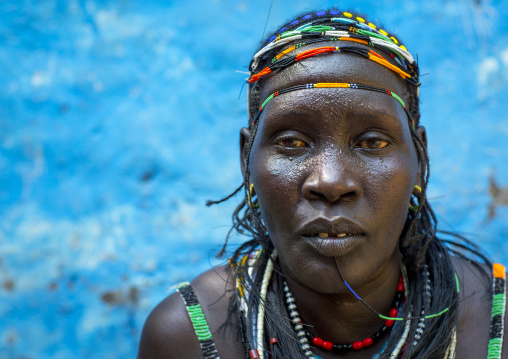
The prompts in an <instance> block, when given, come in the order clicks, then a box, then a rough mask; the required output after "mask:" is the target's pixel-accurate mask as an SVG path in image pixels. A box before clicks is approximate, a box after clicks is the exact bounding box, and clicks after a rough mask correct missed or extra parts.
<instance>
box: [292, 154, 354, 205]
mask: <svg viewBox="0 0 508 359" xmlns="http://www.w3.org/2000/svg"><path fill="white" fill-rule="evenodd" d="M310 168H311V170H310V172H309V175H308V176H307V178H306V179H305V182H304V183H303V188H302V191H303V195H304V197H305V198H307V199H309V200H323V201H327V202H329V203H336V202H339V201H340V202H351V201H354V200H355V199H357V198H359V197H360V196H361V193H362V190H361V183H360V179H359V177H358V170H359V168H358V165H357V164H356V165H355V163H352V161H348V160H346V159H345V158H343V156H340V155H337V154H329V153H328V154H323V155H321V156H319V157H318V158H317V159H316V162H315V163H313V165H311V167H310Z"/></svg>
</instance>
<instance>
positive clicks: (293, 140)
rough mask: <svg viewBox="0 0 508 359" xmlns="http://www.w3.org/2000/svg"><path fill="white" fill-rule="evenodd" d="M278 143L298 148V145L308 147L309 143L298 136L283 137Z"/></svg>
mask: <svg viewBox="0 0 508 359" xmlns="http://www.w3.org/2000/svg"><path fill="white" fill-rule="evenodd" d="M277 145H279V146H280V147H284V148H298V147H307V144H306V143H305V142H304V141H302V140H298V139H296V138H283V139H281V140H279V141H277Z"/></svg>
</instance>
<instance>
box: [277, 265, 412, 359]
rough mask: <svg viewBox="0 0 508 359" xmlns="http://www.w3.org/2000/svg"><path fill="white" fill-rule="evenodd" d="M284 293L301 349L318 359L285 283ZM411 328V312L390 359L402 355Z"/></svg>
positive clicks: (405, 287)
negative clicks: (311, 348) (311, 347)
mask: <svg viewBox="0 0 508 359" xmlns="http://www.w3.org/2000/svg"><path fill="white" fill-rule="evenodd" d="M402 274H403V283H404V295H405V296H406V297H407V295H408V290H407V280H406V277H405V276H406V275H405V270H403V271H402ZM284 292H285V295H286V303H287V304H288V309H289V310H290V312H289V316H290V319H291V323H292V325H293V329H294V330H295V332H296V333H297V337H298V341H299V343H300V347H301V348H302V350H303V352H304V354H305V356H306V357H307V358H308V359H316V356H314V354H313V353H312V352H311V351H310V346H309V343H308V340H307V337H306V335H305V331H304V330H303V326H302V320H301V318H300V314H299V313H298V310H297V308H296V304H295V300H294V298H293V295H292V294H291V292H290V290H289V287H288V286H287V283H285V282H284ZM290 308H291V309H290ZM410 327H411V312H409V314H408V317H407V321H406V323H405V328H404V333H403V334H402V336H401V338H400V339H399V341H398V342H397V345H396V346H395V349H394V350H393V351H392V353H391V355H390V359H395V358H397V356H398V355H399V354H400V352H401V350H402V347H403V346H404V344H405V342H406V340H407V337H408V335H409V329H410ZM381 350H384V347H383V348H381ZM378 354H379V353H378ZM318 358H319V357H318Z"/></svg>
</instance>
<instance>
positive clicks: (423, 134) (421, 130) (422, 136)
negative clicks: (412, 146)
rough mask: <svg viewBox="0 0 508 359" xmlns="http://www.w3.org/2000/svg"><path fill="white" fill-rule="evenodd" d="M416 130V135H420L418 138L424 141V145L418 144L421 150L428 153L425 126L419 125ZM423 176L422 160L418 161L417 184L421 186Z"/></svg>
mask: <svg viewBox="0 0 508 359" xmlns="http://www.w3.org/2000/svg"><path fill="white" fill-rule="evenodd" d="M415 132H416V136H418V138H419V139H420V140H421V141H422V144H423V147H421V146H418V147H419V148H420V151H422V152H425V153H427V132H426V130H425V127H423V126H418V128H417V129H416V130H415ZM421 177H422V168H421V163H420V161H418V174H417V176H416V183H415V184H417V185H418V186H420V187H421V186H422V181H421Z"/></svg>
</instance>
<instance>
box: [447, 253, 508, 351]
mask: <svg viewBox="0 0 508 359" xmlns="http://www.w3.org/2000/svg"><path fill="white" fill-rule="evenodd" d="M453 265H454V268H455V272H456V274H457V277H458V278H459V283H460V294H459V317H458V323H457V358H486V357H487V347H488V342H489V333H490V322H491V320H490V319H491V312H492V281H493V275H492V268H490V267H488V266H487V265H485V264H479V263H475V262H471V261H467V260H465V259H462V258H458V257H453ZM505 301H506V298H505ZM504 336H505V338H506V340H505V341H504V343H503V358H508V343H507V342H508V330H507V328H506V326H505V334H504Z"/></svg>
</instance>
